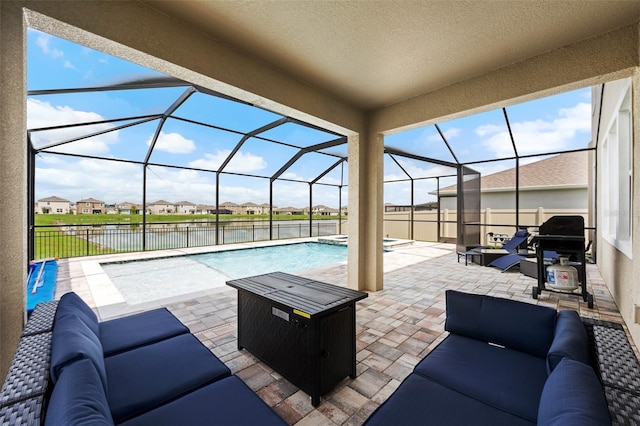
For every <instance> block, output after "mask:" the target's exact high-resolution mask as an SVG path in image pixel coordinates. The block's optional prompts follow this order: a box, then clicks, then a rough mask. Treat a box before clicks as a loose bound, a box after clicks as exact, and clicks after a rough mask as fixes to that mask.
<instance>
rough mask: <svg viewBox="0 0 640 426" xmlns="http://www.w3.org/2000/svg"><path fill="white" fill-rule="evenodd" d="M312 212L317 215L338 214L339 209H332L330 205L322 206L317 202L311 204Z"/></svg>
mask: <svg viewBox="0 0 640 426" xmlns="http://www.w3.org/2000/svg"><path fill="white" fill-rule="evenodd" d="M312 211H313V214H314V215H317V216H338V213H340V211H339V210H338V209H334V208H332V207H328V206H324V205H322V204H318V205H317V206H313V210H312Z"/></svg>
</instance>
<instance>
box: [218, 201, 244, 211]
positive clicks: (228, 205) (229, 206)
mask: <svg viewBox="0 0 640 426" xmlns="http://www.w3.org/2000/svg"><path fill="white" fill-rule="evenodd" d="M222 210H227V211H230V212H231V213H230V214H244V211H243V210H242V207H241V206H240V205H238V204H236V203H232V202H231V201H225V202H224V203H221V204H220V211H221V212H222Z"/></svg>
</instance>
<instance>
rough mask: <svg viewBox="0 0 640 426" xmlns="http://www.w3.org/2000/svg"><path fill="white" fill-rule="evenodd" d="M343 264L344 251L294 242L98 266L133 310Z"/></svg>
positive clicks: (316, 244)
mask: <svg viewBox="0 0 640 426" xmlns="http://www.w3.org/2000/svg"><path fill="white" fill-rule="evenodd" d="M346 260H347V248H346V247H344V246H334V245H329V244H319V243H294V244H285V245H278V246H270V247H256V248H250V249H237V250H226V251H219V252H213V253H205V254H194V255H187V256H176V257H168V258H162V259H153V260H138V261H131V262H120V263H103V264H102V265H101V266H102V269H103V271H104V272H105V273H106V274H107V275H108V277H109V279H110V280H111V282H112V284H113V285H114V286H115V287H116V288H117V289H118V291H119V292H120V294H121V295H122V296H123V297H124V299H125V300H126V301H127V303H128V304H130V305H134V304H139V303H144V302H149V301H154V300H160V299H166V298H171V297H176V296H182V295H186V294H190V293H196V292H199V291H211V290H216V289H217V290H224V289H227V288H228V287H226V285H225V284H226V282H227V281H228V280H230V279H235V278H243V277H249V276H252V275H260V274H266V273H269V272H276V271H281V272H296V271H302V270H305V269H312V268H316V267H320V266H326V265H331V264H336V263H340V262H346Z"/></svg>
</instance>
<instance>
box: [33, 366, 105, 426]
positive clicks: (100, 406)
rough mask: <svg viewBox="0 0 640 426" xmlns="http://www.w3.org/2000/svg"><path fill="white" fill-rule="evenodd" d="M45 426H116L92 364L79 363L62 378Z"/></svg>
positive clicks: (64, 372)
mask: <svg viewBox="0 0 640 426" xmlns="http://www.w3.org/2000/svg"><path fill="white" fill-rule="evenodd" d="M46 424H47V426H74V425H83V426H84V425H95V426H101V425H113V420H112V419H111V412H110V411H109V405H108V404H107V396H106V394H105V392H104V387H103V386H102V381H101V380H100V376H98V372H97V371H96V369H95V367H94V366H93V363H92V362H91V361H90V360H88V359H81V360H79V361H76V362H74V363H73V364H70V365H69V366H67V367H66V368H65V369H64V371H63V372H62V374H60V378H59V380H58V382H57V383H56V385H55V387H54V388H53V393H52V394H51V398H50V399H49V404H48V407H47V413H46Z"/></svg>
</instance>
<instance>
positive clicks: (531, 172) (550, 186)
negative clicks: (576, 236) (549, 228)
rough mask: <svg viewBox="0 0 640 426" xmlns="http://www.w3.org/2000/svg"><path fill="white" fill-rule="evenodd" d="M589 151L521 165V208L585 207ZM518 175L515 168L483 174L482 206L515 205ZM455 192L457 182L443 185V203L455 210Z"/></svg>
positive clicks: (500, 206)
mask: <svg viewBox="0 0 640 426" xmlns="http://www.w3.org/2000/svg"><path fill="white" fill-rule="evenodd" d="M588 155H589V153H588V152H587V151H578V152H571V153H566V154H560V155H556V156H553V157H549V158H546V159H544V160H540V161H536V162H534V163H529V164H525V165H523V166H520V174H519V175H520V176H519V183H520V191H519V193H520V196H519V203H520V208H521V209H537V208H539V207H544V208H547V209H584V210H586V209H587V208H588V205H587V202H588V174H589V168H588V164H589V163H588ZM515 176H516V175H515V169H513V168H512V169H508V170H503V171H501V172H498V173H493V174H490V175H486V176H481V178H480V193H481V197H480V208H481V209H485V208H491V209H513V208H515V201H514V200H515ZM430 194H432V195H435V194H436V192H435V191H433V192H430ZM456 195H457V186H456V185H451V186H447V187H446V188H442V189H440V207H441V208H442V209H450V210H456V207H457V206H456Z"/></svg>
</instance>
